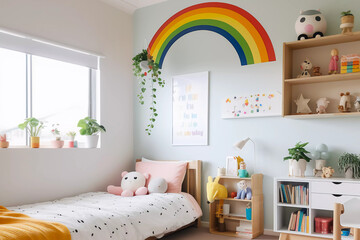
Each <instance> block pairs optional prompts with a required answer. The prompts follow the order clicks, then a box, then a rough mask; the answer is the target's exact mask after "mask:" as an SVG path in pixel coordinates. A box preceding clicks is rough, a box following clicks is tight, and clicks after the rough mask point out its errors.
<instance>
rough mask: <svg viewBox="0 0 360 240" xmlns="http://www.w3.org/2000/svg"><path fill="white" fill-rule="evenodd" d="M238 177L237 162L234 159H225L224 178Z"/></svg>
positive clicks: (231, 157) (230, 157) (229, 157)
mask: <svg viewBox="0 0 360 240" xmlns="http://www.w3.org/2000/svg"><path fill="white" fill-rule="evenodd" d="M237 175H238V161H237V159H236V157H233V156H228V157H226V176H232V177H236V176H237Z"/></svg>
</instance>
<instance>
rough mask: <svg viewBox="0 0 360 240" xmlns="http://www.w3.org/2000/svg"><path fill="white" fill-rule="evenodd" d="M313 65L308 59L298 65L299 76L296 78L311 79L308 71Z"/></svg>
mask: <svg viewBox="0 0 360 240" xmlns="http://www.w3.org/2000/svg"><path fill="white" fill-rule="evenodd" d="M312 67H313V65H312V63H311V62H310V60H309V59H308V58H306V59H305V60H304V61H303V62H302V63H301V65H300V68H301V74H300V75H298V78H304V77H311V74H310V70H311V69H312Z"/></svg>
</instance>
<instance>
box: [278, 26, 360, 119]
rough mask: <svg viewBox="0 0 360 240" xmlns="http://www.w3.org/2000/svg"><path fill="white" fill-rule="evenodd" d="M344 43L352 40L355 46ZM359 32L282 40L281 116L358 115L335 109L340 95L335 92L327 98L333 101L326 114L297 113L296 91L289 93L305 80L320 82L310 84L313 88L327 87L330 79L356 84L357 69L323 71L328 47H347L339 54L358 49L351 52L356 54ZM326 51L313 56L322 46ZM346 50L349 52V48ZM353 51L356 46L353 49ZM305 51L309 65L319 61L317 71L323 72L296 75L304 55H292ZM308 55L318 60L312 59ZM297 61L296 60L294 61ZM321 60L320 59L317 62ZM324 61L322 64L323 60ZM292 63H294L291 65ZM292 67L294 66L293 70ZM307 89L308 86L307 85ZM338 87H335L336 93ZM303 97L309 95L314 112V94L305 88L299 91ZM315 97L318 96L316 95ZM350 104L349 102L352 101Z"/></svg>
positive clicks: (359, 81)
mask: <svg viewBox="0 0 360 240" xmlns="http://www.w3.org/2000/svg"><path fill="white" fill-rule="evenodd" d="M347 44H356V46H357V47H356V48H351V47H349V46H347ZM358 46H360V32H354V33H350V34H346V35H344V34H338V35H332V36H326V37H321V38H316V39H307V40H302V41H294V42H285V43H284V44H283V117H288V118H291V119H307V118H332V117H358V116H360V114H359V113H357V112H350V113H340V112H338V111H337V109H335V107H334V105H336V106H337V104H338V101H339V100H340V96H339V95H337V96H336V97H335V96H334V98H333V99H332V101H330V104H332V105H333V107H332V110H331V112H330V113H328V114H316V113H314V114H304V115H297V114H295V112H296V105H295V104H294V100H295V99H296V98H298V97H299V96H298V94H293V92H294V88H296V87H297V86H303V85H307V84H321V85H314V89H319V88H327V87H328V84H329V83H334V82H346V81H353V82H352V83H348V85H349V86H355V87H354V88H358V87H359V86H360V72H358V73H345V74H334V75H326V74H327V70H328V69H327V67H325V66H327V65H328V63H329V60H330V51H331V49H333V48H339V47H340V48H344V49H347V51H344V52H341V51H340V52H339V58H340V57H341V55H344V54H348V53H350V52H351V51H350V50H349V49H359V52H352V53H359V54H360V48H359V47H358ZM324 48H325V49H326V51H328V53H327V54H328V55H325V56H323V55H322V56H321V60H320V57H319V56H317V54H318V53H322V54H323V53H324V51H325V49H324ZM349 51H350V52H349ZM355 51H356V50H355ZM301 52H303V53H304V54H305V53H306V54H309V55H310V56H308V57H309V59H310V60H311V61H312V64H313V66H317V65H322V66H323V67H322V68H321V72H322V73H323V75H322V76H314V77H307V78H296V76H295V75H296V74H294V72H296V71H297V70H299V71H300V68H299V67H300V66H298V65H299V64H298V63H299V61H303V60H305V59H303V58H301V59H297V58H296V55H300V56H302V55H304V54H301ZM312 57H313V58H315V59H316V60H318V61H313V60H312ZM295 61H297V63H294V62H295ZM320 62H321V63H320ZM324 63H326V64H324ZM294 64H295V65H296V66H294ZM294 69H295V70H294ZM307 89H309V88H307ZM348 90H349V91H350V92H351V91H354V89H348ZM340 91H341V90H339V93H340ZM303 95H304V98H311V102H312V106H313V107H312V111H313V112H315V109H314V105H315V102H316V100H317V98H313V97H312V95H311V94H310V95H309V94H307V93H306V92H304V93H303ZM317 97H319V96H317ZM322 97H329V96H322ZM352 105H353V104H352Z"/></svg>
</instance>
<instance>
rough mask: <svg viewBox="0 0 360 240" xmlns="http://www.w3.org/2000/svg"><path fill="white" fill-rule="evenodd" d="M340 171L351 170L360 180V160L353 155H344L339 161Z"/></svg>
mask: <svg viewBox="0 0 360 240" xmlns="http://www.w3.org/2000/svg"><path fill="white" fill-rule="evenodd" d="M338 166H339V169H340V171H344V172H346V171H347V170H348V169H351V170H352V172H353V175H354V177H355V178H360V158H359V156H358V155H356V154H353V153H344V154H343V155H341V156H340V158H339V161H338Z"/></svg>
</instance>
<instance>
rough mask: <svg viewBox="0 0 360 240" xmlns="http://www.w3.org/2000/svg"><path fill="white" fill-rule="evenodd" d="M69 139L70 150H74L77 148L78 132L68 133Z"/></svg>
mask: <svg viewBox="0 0 360 240" xmlns="http://www.w3.org/2000/svg"><path fill="white" fill-rule="evenodd" d="M66 135H67V136H68V137H69V138H70V141H69V148H74V147H75V136H76V132H72V131H71V132H68V133H67V134H66Z"/></svg>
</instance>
